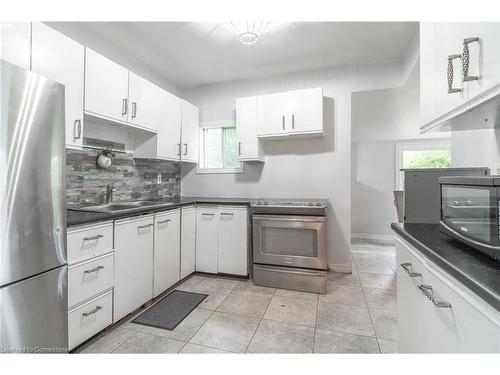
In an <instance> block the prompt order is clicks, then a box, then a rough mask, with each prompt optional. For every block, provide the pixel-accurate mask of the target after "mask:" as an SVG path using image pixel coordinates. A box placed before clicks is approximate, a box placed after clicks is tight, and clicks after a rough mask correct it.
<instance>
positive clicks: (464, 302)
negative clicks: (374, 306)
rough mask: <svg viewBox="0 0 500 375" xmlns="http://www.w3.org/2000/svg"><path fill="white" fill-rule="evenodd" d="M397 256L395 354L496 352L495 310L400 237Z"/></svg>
mask: <svg viewBox="0 0 500 375" xmlns="http://www.w3.org/2000/svg"><path fill="white" fill-rule="evenodd" d="M396 251H397V265H398V270H397V285H398V291H397V293H398V296H397V297H398V326H399V343H398V349H399V352H401V353H498V352H500V314H499V313H498V312H497V311H496V310H494V309H493V308H492V307H491V306H489V305H488V304H487V303H485V302H484V301H483V300H481V299H480V298H479V297H477V296H476V295H475V294H473V293H472V292H471V291H470V290H469V289H468V288H467V287H465V286H463V285H462V284H460V283H459V282H458V281H457V280H455V279H454V278H452V277H451V276H449V275H448V274H446V273H445V272H444V271H443V270H441V269H440V268H439V267H437V266H436V265H435V264H434V263H432V262H430V261H429V260H427V259H426V258H425V257H424V256H423V255H422V254H420V253H419V252H418V251H417V250H416V249H415V248H413V247H412V246H411V245H409V244H408V243H406V242H405V241H404V240H402V239H400V238H397V240H396ZM404 268H406V269H407V270H408V271H406V270H405V269H404ZM411 273H417V275H415V274H412V275H410V274H411ZM418 274H420V275H418ZM411 276H413V277H411ZM419 286H420V287H419ZM422 289H424V290H427V293H432V296H433V299H434V302H433V301H432V300H431V299H429V298H427V297H426V296H425V295H424V293H423V291H422ZM438 302H441V307H440V304H439V303H438ZM442 303H447V304H449V305H442Z"/></svg>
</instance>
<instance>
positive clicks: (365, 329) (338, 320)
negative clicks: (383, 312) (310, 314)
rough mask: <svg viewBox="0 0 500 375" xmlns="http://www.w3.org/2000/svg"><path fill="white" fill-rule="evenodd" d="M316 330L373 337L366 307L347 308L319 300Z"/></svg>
mask: <svg viewBox="0 0 500 375" xmlns="http://www.w3.org/2000/svg"><path fill="white" fill-rule="evenodd" d="M316 328H317V329H322V330H329V331H339V332H345V333H352V334H355V335H361V336H371V337H375V330H374V329H373V325H372V322H371V320H370V315H369V313H368V309H367V307H366V306H349V305H342V304H339V303H334V302H327V301H324V300H320V302H319V306H318V323H317V326H316Z"/></svg>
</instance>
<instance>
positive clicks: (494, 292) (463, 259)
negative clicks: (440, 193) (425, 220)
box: [391, 223, 500, 311]
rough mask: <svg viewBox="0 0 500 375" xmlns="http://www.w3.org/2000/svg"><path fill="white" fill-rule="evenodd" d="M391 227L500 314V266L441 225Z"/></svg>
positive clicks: (395, 224)
mask: <svg viewBox="0 0 500 375" xmlns="http://www.w3.org/2000/svg"><path fill="white" fill-rule="evenodd" d="M391 228H392V229H393V230H394V231H395V232H396V233H397V234H398V235H400V236H401V237H402V238H404V239H405V240H406V241H408V242H409V243H410V244H411V245H413V246H414V247H415V248H416V249H417V250H418V251H419V252H421V253H422V254H423V255H424V256H425V257H426V258H428V259H429V260H431V261H432V262H433V263H435V264H436V265H438V266H439V267H441V268H442V269H443V270H445V271H446V272H448V273H449V274H450V275H451V276H453V277H454V278H456V279H457V280H458V281H460V282H461V283H462V284H464V285H465V286H466V287H468V288H469V289H470V290H471V291H472V292H474V293H475V294H477V295H478V296H479V297H480V298H482V299H483V300H484V301H485V302H487V303H488V304H489V305H491V306H492V307H493V308H495V309H496V310H497V311H500V263H498V262H495V261H494V260H493V259H491V258H488V257H487V256H485V255H483V254H481V253H479V252H477V251H475V250H473V249H470V248H469V247H467V246H466V245H464V244H462V243H460V242H458V241H456V240H454V239H452V238H451V237H449V236H447V235H446V234H444V233H441V232H440V230H439V224H404V225H403V224H399V223H393V224H392V225H391Z"/></svg>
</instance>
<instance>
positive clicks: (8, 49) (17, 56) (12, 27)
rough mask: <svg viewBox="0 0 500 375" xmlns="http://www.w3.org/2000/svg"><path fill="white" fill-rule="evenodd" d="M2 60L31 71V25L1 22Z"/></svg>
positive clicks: (0, 48) (0, 54) (27, 23)
mask: <svg viewBox="0 0 500 375" xmlns="http://www.w3.org/2000/svg"><path fill="white" fill-rule="evenodd" d="M0 43H1V44H0V58H1V59H2V60H5V61H8V62H10V63H11V64H15V65H19V66H20V67H22V68H24V69H27V70H29V69H30V55H31V51H30V48H31V24H30V23H29V22H15V23H11V22H0Z"/></svg>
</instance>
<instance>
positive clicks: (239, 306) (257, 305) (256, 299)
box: [217, 288, 273, 318]
mask: <svg viewBox="0 0 500 375" xmlns="http://www.w3.org/2000/svg"><path fill="white" fill-rule="evenodd" d="M271 298H273V296H272V294H260V293H255V292H245V291H241V290H238V289H237V288H236V289H234V290H233V291H232V292H231V293H230V294H229V296H228V297H227V298H226V299H225V300H224V302H222V304H221V305H220V306H219V308H218V309H217V311H221V312H226V313H231V314H237V315H242V316H248V317H253V318H262V316H263V315H264V312H265V311H266V309H267V306H268V305H269V302H271Z"/></svg>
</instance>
